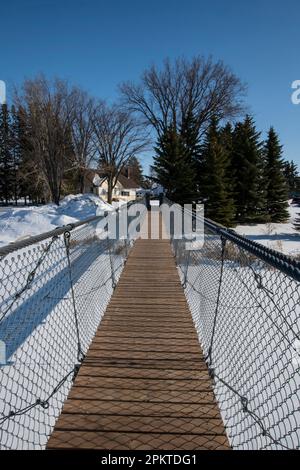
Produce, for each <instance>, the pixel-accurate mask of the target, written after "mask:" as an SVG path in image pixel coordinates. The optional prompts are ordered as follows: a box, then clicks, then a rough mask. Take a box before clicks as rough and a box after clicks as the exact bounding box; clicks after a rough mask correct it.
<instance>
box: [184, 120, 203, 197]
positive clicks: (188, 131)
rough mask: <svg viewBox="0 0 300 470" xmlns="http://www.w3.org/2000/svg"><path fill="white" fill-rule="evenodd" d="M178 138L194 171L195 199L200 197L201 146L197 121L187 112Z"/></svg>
mask: <svg viewBox="0 0 300 470" xmlns="http://www.w3.org/2000/svg"><path fill="white" fill-rule="evenodd" d="M179 132H180V136H181V139H182V142H183V144H184V146H185V148H186V155H187V159H189V160H190V165H191V167H192V168H193V171H194V189H195V197H196V199H198V198H199V196H200V192H199V190H200V177H201V174H202V172H201V163H202V160H201V144H200V137H199V130H198V126H197V120H196V119H195V117H194V115H193V113H192V112H188V113H187V114H186V115H185V116H184V117H183V119H182V123H181V127H180V131H179Z"/></svg>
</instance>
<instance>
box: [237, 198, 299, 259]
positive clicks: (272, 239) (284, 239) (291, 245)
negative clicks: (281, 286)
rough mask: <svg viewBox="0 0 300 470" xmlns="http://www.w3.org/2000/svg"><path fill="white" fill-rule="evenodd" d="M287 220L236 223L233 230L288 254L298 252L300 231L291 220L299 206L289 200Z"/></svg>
mask: <svg viewBox="0 0 300 470" xmlns="http://www.w3.org/2000/svg"><path fill="white" fill-rule="evenodd" d="M288 210H289V213H290V218H289V221H288V222H286V223H283V224H275V223H269V224H252V225H238V226H237V227H235V228H234V230H235V231H236V232H237V233H239V234H240V235H244V236H245V237H247V238H249V239H251V240H253V241H255V242H258V243H261V244H262V245H265V246H267V247H268V248H272V249H273V250H277V251H280V252H282V253H285V254H286V255H290V256H297V255H299V254H300V232H299V231H297V230H295V228H294V225H293V222H294V221H295V219H296V218H297V217H300V216H299V213H300V207H299V206H297V205H295V204H291V201H289V208H288Z"/></svg>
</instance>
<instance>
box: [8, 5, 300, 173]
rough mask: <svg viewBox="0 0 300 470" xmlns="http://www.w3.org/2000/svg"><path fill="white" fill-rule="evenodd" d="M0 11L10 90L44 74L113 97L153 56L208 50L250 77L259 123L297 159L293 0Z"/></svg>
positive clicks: (297, 23)
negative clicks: (276, 135) (275, 133)
mask: <svg viewBox="0 0 300 470" xmlns="http://www.w3.org/2000/svg"><path fill="white" fill-rule="evenodd" d="M0 15H1V27H0V38H1V46H0V52H1V61H0V79H2V80H5V81H6V83H7V87H8V94H9V93H10V90H11V89H12V86H13V85H19V84H20V83H21V82H22V80H23V79H24V78H25V77H33V76H34V75H36V74H38V73H40V72H44V73H45V74H46V75H47V76H49V77H53V76H60V77H62V78H67V79H69V80H70V81H71V82H72V83H74V84H78V85H81V86H83V87H84V88H85V89H86V90H87V91H89V92H90V93H92V94H94V95H96V96H99V97H102V98H106V99H108V100H114V99H115V97H116V94H117V84H118V83H119V82H120V81H123V80H127V79H133V80H134V79H138V77H139V75H140V73H141V72H142V71H143V69H144V68H145V67H147V66H148V65H149V64H151V63H153V62H155V63H158V64H159V63H161V61H162V60H163V58H164V57H166V56H169V57H175V56H178V55H183V54H184V55H186V56H187V57H191V56H193V55H195V54H204V55H208V54H212V55H213V57H214V58H215V59H222V60H224V62H225V63H226V64H228V65H229V66H230V67H231V68H232V70H233V71H234V72H235V73H236V74H237V75H238V76H239V77H240V78H241V79H242V80H243V81H246V82H247V83H248V97H247V102H248V104H249V107H250V110H251V112H252V113H253V115H254V116H255V118H256V121H257V124H258V127H259V128H260V129H261V130H262V131H263V132H265V131H266V130H267V128H268V127H269V126H270V125H273V126H275V128H276V130H277V131H278V132H279V134H280V137H281V141H282V143H283V144H284V156H285V157H286V158H288V159H294V160H295V161H297V163H298V164H299V165H300V133H299V129H300V105H298V106H295V105H293V104H292V103H291V98H290V96H291V83H292V82H293V81H294V80H297V79H300V58H299V53H298V46H299V44H300V19H299V18H300V4H299V1H297V0H285V1H281V2H279V1H276V0H252V1H247V2H246V1H243V0H239V1H238V0H227V1H225V0H214V1H209V0H207V1H202V0H180V1H178V0H160V1H159V0H151V1H145V0H139V1H137V0H124V1H121V0H105V1H104V0H98V1H97V0H85V1H81V0H61V1H59V0H26V1H25V0H23V1H21V0H4V1H1V5H0ZM148 163H149V157H148V158H145V160H144V164H145V166H146V167H147V164H148Z"/></svg>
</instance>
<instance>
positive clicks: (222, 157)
mask: <svg viewBox="0 0 300 470" xmlns="http://www.w3.org/2000/svg"><path fill="white" fill-rule="evenodd" d="M202 158H203V167H202V171H203V175H202V178H201V179H202V189H201V192H202V194H204V203H205V214H206V216H207V217H209V218H211V219H213V220H215V221H216V222H219V223H221V224H223V225H226V226H231V225H232V224H233V221H234V215H235V208H234V201H233V198H232V195H231V182H230V178H229V175H228V170H229V165H230V156H229V153H228V151H227V149H226V147H225V145H224V142H222V137H221V132H220V131H219V129H218V122H217V119H215V118H214V119H212V121H211V124H210V126H209V128H208V130H207V133H206V136H205V141H204V144H203V148H202Z"/></svg>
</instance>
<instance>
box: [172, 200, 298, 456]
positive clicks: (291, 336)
mask: <svg viewBox="0 0 300 470" xmlns="http://www.w3.org/2000/svg"><path fill="white" fill-rule="evenodd" d="M166 202H167V203H169V204H170V201H166ZM195 222H196V216H195V214H194V215H193V226H194V228H195ZM202 222H204V228H205V236H204V244H203V246H202V247H201V248H199V246H198V245H197V244H196V245H195V249H194V250H189V249H187V246H188V245H187V243H186V242H187V239H185V238H184V237H183V238H182V239H178V238H177V237H178V234H177V236H174V233H173V237H172V233H171V239H172V245H173V250H174V253H175V256H176V260H177V264H178V268H179V272H180V276H181V279H182V284H183V286H184V287H185V294H186V297H187V300H188V303H189V306H190V309H191V312H192V316H193V320H194V323H195V327H196V329H197V332H198V336H199V340H200V342H201V345H202V348H203V350H204V354H205V355H206V361H207V365H208V368H209V371H210V375H211V377H212V379H213V381H214V391H215V395H216V398H217V400H218V403H219V407H220V410H221V414H222V418H223V421H224V424H225V427H226V430H227V434H228V437H229V439H230V442H231V445H232V447H233V448H236V449H297V448H298V449H299V448H300V374H299V372H300V341H299V340H300V305H299V300H300V290H299V281H300V263H299V262H298V261H296V260H293V259H291V258H289V257H286V256H284V255H281V254H280V253H277V252H275V251H273V250H269V249H267V248H265V247H263V246H262V245H260V244H257V243H255V242H251V241H250V240H247V239H246V238H244V237H241V236H239V235H237V234H236V233H235V232H234V231H232V230H227V229H225V228H224V227H221V226H220V225H218V224H216V223H213V222H212V221H209V220H207V219H203V218H202ZM188 240H189V237H188ZM198 243H199V242H198ZM197 247H198V248H197Z"/></svg>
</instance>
